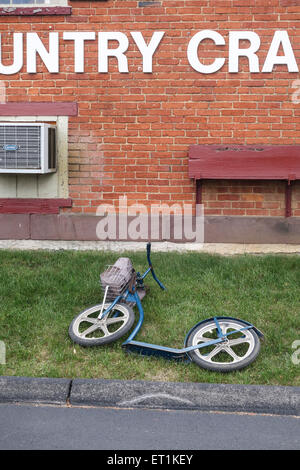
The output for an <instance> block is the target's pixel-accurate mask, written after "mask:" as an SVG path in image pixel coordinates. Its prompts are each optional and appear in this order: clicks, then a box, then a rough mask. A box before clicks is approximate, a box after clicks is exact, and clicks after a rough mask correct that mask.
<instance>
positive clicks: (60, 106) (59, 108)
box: [0, 101, 78, 116]
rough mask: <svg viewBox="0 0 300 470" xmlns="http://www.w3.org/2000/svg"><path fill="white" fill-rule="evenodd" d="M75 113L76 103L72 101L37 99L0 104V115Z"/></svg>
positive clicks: (61, 114) (76, 111)
mask: <svg viewBox="0 0 300 470" xmlns="http://www.w3.org/2000/svg"><path fill="white" fill-rule="evenodd" d="M77 114H78V105H77V103H72V102H59V103H48V102H43V101H38V102H24V103H20V102H17V103H3V104H1V105H0V116H77Z"/></svg>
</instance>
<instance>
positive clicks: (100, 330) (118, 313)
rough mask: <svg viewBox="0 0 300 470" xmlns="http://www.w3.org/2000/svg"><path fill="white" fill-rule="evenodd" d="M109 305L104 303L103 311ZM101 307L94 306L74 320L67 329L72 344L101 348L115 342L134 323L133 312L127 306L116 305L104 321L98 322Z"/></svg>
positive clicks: (100, 305)
mask: <svg viewBox="0 0 300 470" xmlns="http://www.w3.org/2000/svg"><path fill="white" fill-rule="evenodd" d="M109 305H110V304H109V303H106V304H105V305H104V309H106V308H108V307H109ZM101 307H102V304H99V305H94V306H93V307H90V308H87V309H86V310H83V311H82V312H81V313H79V315H77V317H75V318H74V320H73V321H72V323H71V324H70V327H69V336H70V338H71V339H72V341H74V343H77V344H80V345H81V346H103V345H104V344H109V343H112V342H113V341H117V340H118V339H119V338H121V337H122V336H123V335H125V334H126V333H127V332H128V331H129V330H130V328H131V327H132V325H133V323H134V312H133V310H132V308H131V307H129V305H125V304H116V305H115V306H114V308H113V309H112V310H111V312H109V314H108V315H107V317H106V318H105V319H104V320H102V321H98V320H97V316H98V315H99V313H100V310H101ZM84 324H86V325H87V327H88V328H87V327H85V326H84ZM88 325H90V326H88ZM92 325H95V328H92ZM91 328H92V330H91V331H90V332H89V333H87V330H88V329H91Z"/></svg>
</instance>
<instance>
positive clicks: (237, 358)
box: [186, 318, 260, 372]
mask: <svg viewBox="0 0 300 470" xmlns="http://www.w3.org/2000/svg"><path fill="white" fill-rule="evenodd" d="M218 322H219V324H220V327H221V330H222V333H223V334H226V333H227V334H228V333H229V332H232V331H234V330H241V329H242V328H245V326H247V325H246V324H245V323H244V322H243V321H241V320H238V319H231V318H228V319H226V318H223V319H218ZM217 338H218V330H217V325H216V323H215V322H214V320H213V319H210V320H206V321H203V322H201V323H200V324H199V325H198V327H196V328H194V329H192V330H191V332H190V334H189V335H188V337H187V339H186V346H196V345H198V344H204V343H205V342H208V341H211V340H213V339H217ZM259 351H260V340H259V337H258V335H257V334H256V332H255V331H254V329H253V328H250V329H246V330H243V331H241V332H236V333H233V334H231V335H229V336H228V337H227V339H226V340H225V341H224V342H222V343H217V344H214V345H210V346H204V347H203V348H200V349H195V350H193V351H190V352H189V353H188V354H189V356H190V358H191V360H192V361H193V362H195V363H196V364H197V365H199V366H200V367H202V368H203V369H207V370H211V371H216V372H231V371H234V370H239V369H243V368H244V367H247V366H248V365H249V364H251V362H253V361H254V360H255V359H256V358H257V356H258V354H259Z"/></svg>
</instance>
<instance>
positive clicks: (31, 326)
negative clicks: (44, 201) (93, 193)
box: [0, 251, 300, 386]
mask: <svg viewBox="0 0 300 470" xmlns="http://www.w3.org/2000/svg"><path fill="white" fill-rule="evenodd" d="M119 256H129V257H130V258H131V259H132V261H133V264H134V266H135V268H136V269H137V270H140V271H143V269H144V267H145V266H146V257H145V253H137V254H132V253H127V254H122V255H120V254H117V253H105V252H71V251H69V252H67V251H60V252H42V251H34V252H33V251H31V252H18V251H16V252H14V251H0V265H1V269H0V340H2V341H4V342H5V345H6V364H5V365H0V374H1V375H17V376H35V377H69V378H76V377H82V378H105V379H132V380H157V381H175V382H177V381H178V382H181V381H187V382H214V383H216V382H219V383H241V384H273V385H275V384H281V385H298V386H299V385H300V364H299V365H294V364H293V363H292V361H291V355H292V353H293V352H294V350H293V349H292V343H293V342H294V341H295V340H300V328H299V327H300V316H299V313H300V296H299V284H300V257H298V256H279V255H274V256H270V255H269V256H251V255H248V256H246V255H242V256H235V257H221V256H216V255H207V254H198V253H186V254H178V253H153V255H152V258H153V264H154V266H155V267H156V271H157V274H158V275H159V277H160V278H161V280H162V281H163V282H164V283H165V285H166V286H167V288H168V290H167V291H166V292H162V291H161V290H160V289H159V288H158V286H157V285H156V284H155V282H154V280H153V279H152V278H150V277H148V278H147V282H146V284H147V285H148V286H149V287H150V292H149V293H148V295H147V296H146V298H145V299H144V301H143V305H144V309H145V323H144V325H143V328H142V330H141V331H140V333H139V335H138V337H137V338H136V339H137V340H142V341H147V342H150V343H156V344H162V345H165V346H173V347H182V346H183V343H184V338H185V335H186V333H187V332H188V331H189V329H190V328H191V327H192V326H193V325H194V324H195V323H197V322H199V321H200V320H203V319H205V318H208V317H211V316H214V315H225V316H234V317H238V318H241V319H244V320H247V321H250V322H253V323H254V324H255V325H256V326H257V327H258V328H259V329H260V330H261V331H262V332H263V333H264V334H265V337H266V341H265V342H264V343H262V348H261V352H260V355H259V357H258V359H257V360H256V361H255V362H253V363H252V364H251V365H250V366H249V367H248V368H246V369H243V370H241V371H238V372H231V373H228V374H220V373H215V372H209V371H205V370H203V369H200V368H199V367H198V366H196V365H195V364H193V363H190V364H186V363H178V362H172V361H167V360H164V359H157V358H149V357H142V356H137V355H129V354H126V353H125V352H124V351H123V350H122V348H121V344H122V339H121V340H119V341H118V342H117V343H112V344H110V345H107V346H104V347H96V348H82V347H80V346H79V345H74V344H73V343H72V341H71V340H70V339H69V336H68V327H69V324H70V322H71V320H72V319H73V317H74V316H75V315H77V314H78V313H79V312H80V311H82V310H83V309H85V308H87V307H89V306H91V305H94V304H96V303H99V302H100V301H101V298H102V295H101V289H100V285H99V275H100V272H102V271H103V270H104V269H105V267H106V266H107V265H108V264H113V263H114V262H115V261H116V259H117V258H118V257H119ZM125 338H126V337H125ZM125 338H124V339H125Z"/></svg>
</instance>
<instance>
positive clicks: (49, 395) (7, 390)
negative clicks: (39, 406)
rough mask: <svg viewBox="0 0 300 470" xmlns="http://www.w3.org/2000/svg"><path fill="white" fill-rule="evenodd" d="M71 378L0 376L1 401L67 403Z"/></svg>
mask: <svg viewBox="0 0 300 470" xmlns="http://www.w3.org/2000/svg"><path fill="white" fill-rule="evenodd" d="M70 386H71V380H68V379H51V378H46V377H41V378H35V377H5V376H1V377H0V403H3V402H4V403H14V402H20V403H21V402H25V403H47V404H51V403H53V404H60V405H62V404H64V405H65V404H66V399H67V397H68V395H69V390H70Z"/></svg>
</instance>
